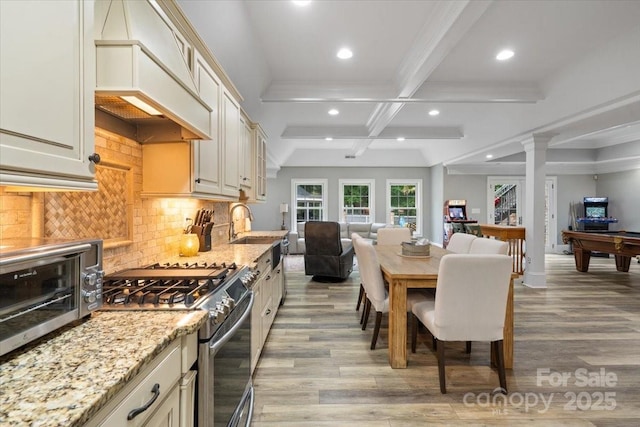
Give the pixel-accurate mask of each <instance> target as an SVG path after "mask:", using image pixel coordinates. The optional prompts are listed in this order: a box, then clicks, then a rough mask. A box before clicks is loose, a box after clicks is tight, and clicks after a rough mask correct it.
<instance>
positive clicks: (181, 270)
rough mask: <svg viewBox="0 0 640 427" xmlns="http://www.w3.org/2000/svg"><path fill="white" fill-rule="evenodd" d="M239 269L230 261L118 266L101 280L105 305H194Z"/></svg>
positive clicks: (167, 306)
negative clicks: (119, 269)
mask: <svg viewBox="0 0 640 427" xmlns="http://www.w3.org/2000/svg"><path fill="white" fill-rule="evenodd" d="M237 272H239V267H238V266H237V265H236V263H235V262H233V263H229V264H227V263H220V264H217V263H206V262H200V263H188V262H185V263H154V264H151V265H148V266H145V267H142V268H132V269H127V270H122V271H119V272H117V273H114V274H111V275H108V276H106V277H105V278H104V280H103V285H102V288H103V291H102V294H103V296H102V298H103V302H104V305H103V307H104V308H105V309H146V310H156V309H165V310H176V309H193V308H197V307H198V306H199V305H200V303H201V301H203V300H204V299H205V298H204V297H206V296H208V295H210V294H212V293H213V292H214V291H215V289H217V288H218V287H220V286H221V285H222V284H223V283H226V280H227V279H228V278H230V277H233V275H235V274H236V273H237Z"/></svg>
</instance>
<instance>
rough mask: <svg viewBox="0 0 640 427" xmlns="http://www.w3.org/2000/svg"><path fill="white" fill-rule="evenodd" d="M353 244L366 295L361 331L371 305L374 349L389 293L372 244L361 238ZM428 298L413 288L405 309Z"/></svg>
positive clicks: (408, 293) (372, 348)
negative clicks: (373, 322) (374, 315)
mask: <svg viewBox="0 0 640 427" xmlns="http://www.w3.org/2000/svg"><path fill="white" fill-rule="evenodd" d="M354 244H355V245H356V247H355V250H356V257H357V259H358V269H359V271H360V278H361V279H362V284H363V286H364V290H365V295H366V299H365V306H364V313H363V314H364V318H363V322H362V330H363V331H364V330H365V329H366V327H367V321H368V318H369V312H370V310H371V307H372V306H373V309H374V310H375V311H376V322H375V326H374V329H373V337H372V338H371V350H374V349H375V348H376V343H377V341H378V335H379V333H380V325H381V323H382V314H383V313H388V312H389V294H388V292H387V290H386V288H385V286H384V279H383V277H382V271H381V270H380V263H379V262H378V255H377V254H376V250H375V248H374V247H373V244H372V243H371V242H369V241H366V240H363V239H358V240H354ZM428 300H429V296H428V295H427V294H425V293H423V292H420V291H413V290H411V291H409V292H407V311H411V309H412V308H413V306H414V305H415V304H416V303H419V302H422V301H428Z"/></svg>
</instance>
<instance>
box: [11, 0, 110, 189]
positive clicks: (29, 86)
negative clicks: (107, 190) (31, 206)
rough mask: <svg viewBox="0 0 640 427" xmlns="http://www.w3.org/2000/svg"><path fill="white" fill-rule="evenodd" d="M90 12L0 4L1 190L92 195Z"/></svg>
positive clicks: (84, 7) (75, 4)
mask: <svg viewBox="0 0 640 427" xmlns="http://www.w3.org/2000/svg"><path fill="white" fill-rule="evenodd" d="M93 9H94V2H93V1H86V0H74V1H65V2H59V1H56V2H49V1H45V2H38V3H37V4H34V3H33V2H24V1H0V87H1V88H2V97H0V185H17V186H37V187H45V188H60V189H77V190H97V188H98V185H97V182H95V180H94V177H95V165H94V163H93V161H92V160H90V157H91V158H93V159H95V157H93V156H92V155H93V153H94V96H93V92H94V88H95V73H96V70H95V45H94V39H93Z"/></svg>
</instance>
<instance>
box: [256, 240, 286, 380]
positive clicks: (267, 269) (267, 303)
mask: <svg viewBox="0 0 640 427" xmlns="http://www.w3.org/2000/svg"><path fill="white" fill-rule="evenodd" d="M279 268H280V266H278V268H277V269H276V270H275V271H274V270H272V269H271V250H269V251H268V252H265V253H264V254H263V255H262V256H261V257H260V259H259V260H258V263H257V267H256V272H258V280H256V282H255V283H254V285H253V288H252V289H253V293H254V305H253V310H252V311H251V372H252V373H253V371H254V369H255V367H256V365H257V363H258V359H259V358H260V354H261V353H262V348H263V346H264V343H265V341H266V339H267V336H268V335H269V331H270V330H271V325H272V324H273V321H274V319H275V317H276V314H277V312H278V307H279V305H280V298H279V297H278V295H279V292H278V289H277V284H278V283H279V282H278V273H277V271H278V269H279Z"/></svg>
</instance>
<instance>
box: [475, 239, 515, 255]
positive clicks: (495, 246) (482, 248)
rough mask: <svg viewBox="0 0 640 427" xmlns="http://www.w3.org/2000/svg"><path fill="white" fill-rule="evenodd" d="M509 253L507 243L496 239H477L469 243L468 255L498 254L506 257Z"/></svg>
mask: <svg viewBox="0 0 640 427" xmlns="http://www.w3.org/2000/svg"><path fill="white" fill-rule="evenodd" d="M508 252H509V243H508V242H503V241H502V240H497V239H487V238H485V237H479V238H477V239H475V240H474V241H472V242H471V247H470V248H469V253H470V254H499V255H507V254H508Z"/></svg>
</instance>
